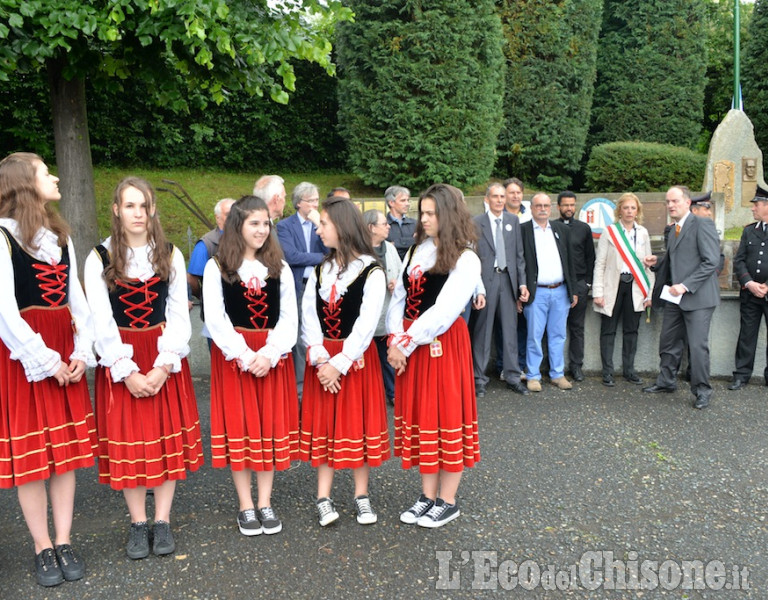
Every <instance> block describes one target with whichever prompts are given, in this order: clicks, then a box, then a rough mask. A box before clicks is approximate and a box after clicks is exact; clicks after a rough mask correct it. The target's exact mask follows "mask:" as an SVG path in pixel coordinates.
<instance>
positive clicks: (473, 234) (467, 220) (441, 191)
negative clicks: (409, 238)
mask: <svg viewBox="0 0 768 600" xmlns="http://www.w3.org/2000/svg"><path fill="white" fill-rule="evenodd" d="M459 194H460V192H459V190H458V189H457V188H455V187H453V186H452V185H448V184H445V183H436V184H434V185H432V186H430V187H429V188H427V189H426V191H424V192H423V193H422V194H421V197H420V198H419V222H418V224H417V225H416V243H417V244H420V243H421V242H423V241H424V240H425V239H426V238H427V234H426V233H424V226H423V225H422V224H421V203H422V202H423V201H424V199H425V198H429V199H430V200H433V201H434V203H435V214H436V215H437V224H438V228H437V240H438V244H437V260H436V261H435V266H434V267H432V268H431V269H430V271H432V272H433V273H448V272H450V271H451V270H452V269H453V268H454V267H455V266H456V261H458V260H459V256H461V253H462V252H464V251H465V250H466V249H467V248H468V247H469V246H470V245H471V244H474V243H475V241H477V230H476V229H475V224H474V222H473V221H472V216H471V215H470V214H469V210H467V205H466V204H465V203H464V200H463V199H462V198H461V196H460V195H459Z"/></svg>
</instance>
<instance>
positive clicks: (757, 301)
mask: <svg viewBox="0 0 768 600" xmlns="http://www.w3.org/2000/svg"><path fill="white" fill-rule="evenodd" d="M740 315H741V319H740V321H741V327H740V328H739V341H738V342H737V343H736V361H735V363H736V370H735V371H734V372H733V377H734V379H741V380H744V381H748V380H749V378H750V377H752V369H753V368H754V366H755V352H756V351H757V334H758V333H759V332H760V321H761V320H763V319H765V322H766V324H768V300H766V299H765V298H757V297H755V296H753V295H752V294H751V293H749V292H748V291H746V290H742V291H741V309H740ZM766 358H767V359H768V348H766ZM763 377H764V378H765V381H766V382H768V363H767V364H766V367H765V370H764V371H763Z"/></svg>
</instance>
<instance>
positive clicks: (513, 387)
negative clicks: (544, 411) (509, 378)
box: [507, 381, 529, 396]
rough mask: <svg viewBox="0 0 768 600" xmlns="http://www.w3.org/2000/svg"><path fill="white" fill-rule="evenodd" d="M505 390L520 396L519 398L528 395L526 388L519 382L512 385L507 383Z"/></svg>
mask: <svg viewBox="0 0 768 600" xmlns="http://www.w3.org/2000/svg"><path fill="white" fill-rule="evenodd" d="M507 389H508V390H512V391H513V392H515V394H520V395H521V396H527V395H528V394H529V392H528V388H527V387H526V386H525V385H523V384H522V383H520V382H519V381H516V382H514V383H509V382H507Z"/></svg>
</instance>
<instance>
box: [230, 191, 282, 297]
mask: <svg viewBox="0 0 768 600" xmlns="http://www.w3.org/2000/svg"><path fill="white" fill-rule="evenodd" d="M257 210H263V211H264V212H265V213H266V215H267V218H268V219H269V208H267V203H266V202H264V200H262V199H261V198H257V197H256V196H243V197H242V198H240V200H238V201H237V202H235V203H234V204H233V205H232V208H231V209H230V211H229V216H228V217H227V221H226V222H225V223H224V234H223V235H222V236H221V241H220V242H219V250H218V252H217V253H216V258H217V260H218V261H219V267H220V268H221V274H222V277H224V279H225V280H226V281H228V282H229V283H235V282H236V281H239V280H240V276H239V275H238V274H237V270H238V269H239V268H240V265H241V264H243V256H244V255H245V241H244V240H243V234H242V231H243V223H245V221H246V220H247V219H248V217H249V216H250V214H251V213H252V212H254V211H257ZM256 258H258V259H259V261H261V263H262V264H263V265H264V266H265V267H267V271H268V276H269V277H271V278H273V279H279V278H280V272H281V271H282V270H283V251H282V249H281V248H280V244H279V243H278V241H277V239H276V238H275V230H274V229H273V227H272V222H271V221H270V223H269V235H268V236H267V239H266V240H265V241H264V245H263V246H262V247H261V248H259V249H258V250H256Z"/></svg>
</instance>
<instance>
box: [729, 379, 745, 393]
mask: <svg viewBox="0 0 768 600" xmlns="http://www.w3.org/2000/svg"><path fill="white" fill-rule="evenodd" d="M745 387H747V382H746V381H744V380H743V379H734V380H733V381H732V382H731V385H729V386H728V389H729V390H732V391H734V392H735V391H736V390H740V389H742V388H745Z"/></svg>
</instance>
